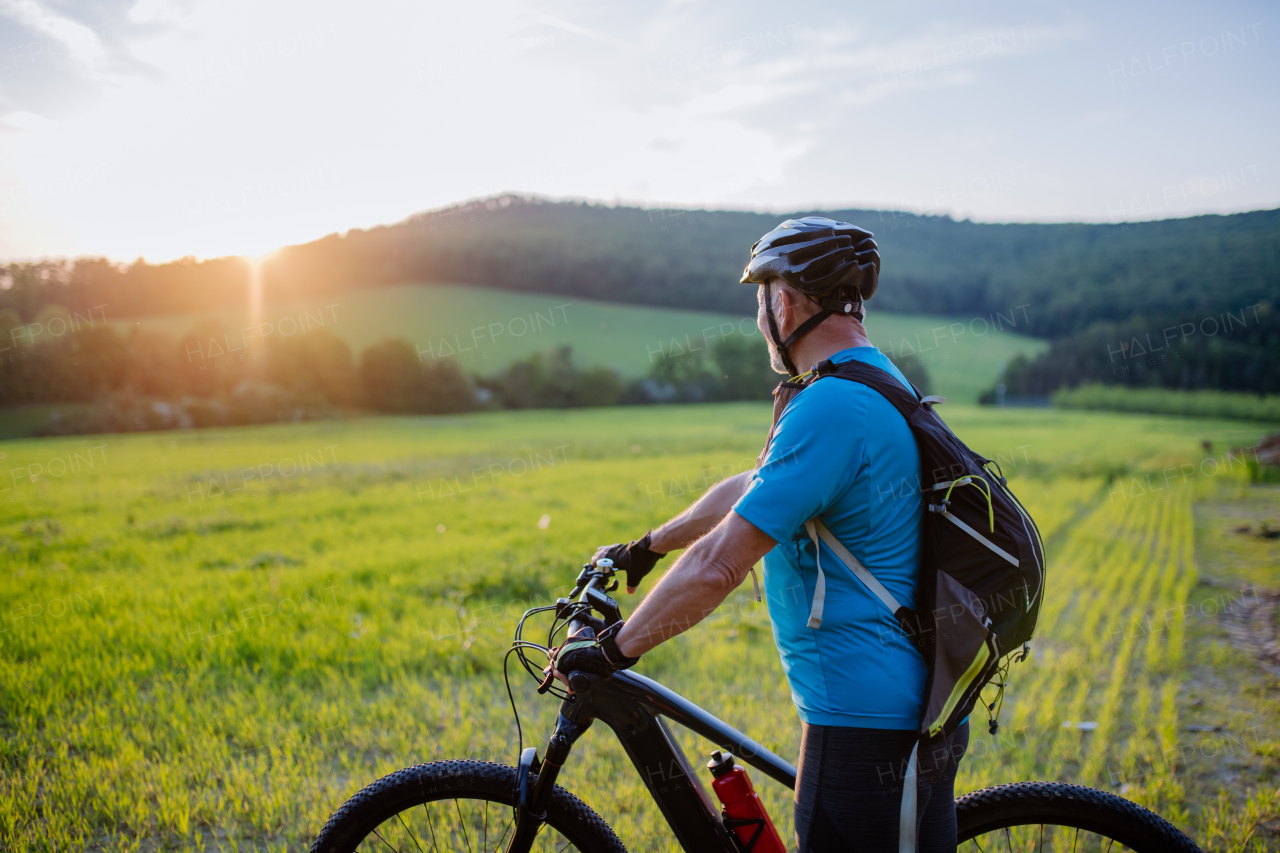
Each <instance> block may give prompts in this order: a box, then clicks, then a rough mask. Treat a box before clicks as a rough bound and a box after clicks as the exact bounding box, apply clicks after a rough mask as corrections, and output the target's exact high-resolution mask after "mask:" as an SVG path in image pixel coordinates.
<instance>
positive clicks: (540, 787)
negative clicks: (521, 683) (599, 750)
mask: <svg viewBox="0 0 1280 853" xmlns="http://www.w3.org/2000/svg"><path fill="white" fill-rule="evenodd" d="M574 675H575V676H577V675H578V673H574ZM593 680H594V679H593ZM593 722H595V714H594V713H593V712H592V708H591V692H590V688H589V687H588V688H587V689H586V690H583V691H579V690H578V689H577V685H575V692H574V694H573V695H572V696H570V697H569V698H568V699H566V700H564V701H563V702H561V703H560V712H559V714H558V715H557V717H556V727H555V730H554V731H553V732H552V733H551V737H550V739H549V740H548V741H547V750H546V757H545V758H543V760H542V761H541V762H539V761H538V749H537V747H533V746H531V747H529V748H527V749H526V750H525V751H524V752H523V753H521V755H520V766H519V768H518V769H517V771H516V831H515V832H514V833H512V835H511V841H510V843H509V844H508V845H507V853H528V851H529V850H530V849H531V848H532V847H533V842H534V840H535V839H536V838H537V837H538V832H539V830H541V829H542V824H543V823H544V822H545V821H546V819H547V806H548V804H550V802H551V795H552V793H553V792H554V791H555V787H556V777H557V776H559V775H560V768H561V767H563V766H564V763H565V761H567V760H568V758H569V753H570V752H571V751H572V750H573V745H574V743H576V742H577V740H578V738H580V737H582V736H583V734H585V733H586V731H587V729H589V728H591V724H592V723H593ZM534 776H536V777H537V779H536V781H531V779H533V777H534Z"/></svg>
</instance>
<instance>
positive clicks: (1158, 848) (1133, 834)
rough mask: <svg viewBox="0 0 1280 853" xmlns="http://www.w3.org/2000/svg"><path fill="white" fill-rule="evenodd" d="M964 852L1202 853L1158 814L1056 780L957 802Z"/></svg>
mask: <svg viewBox="0 0 1280 853" xmlns="http://www.w3.org/2000/svg"><path fill="white" fill-rule="evenodd" d="M956 820H957V822H958V823H959V827H960V845H959V847H958V848H957V849H958V850H960V851H964V853H969V851H972V853H993V851H997V850H998V851H1002V853H1003V851H1028V850H1033V851H1044V853H1049V851H1055V853H1057V851H1071V853H1085V852H1086V851H1089V853H1092V851H1108V853H1110V852H1111V851H1123V850H1132V851H1135V853H1200V848H1199V847H1197V846H1196V845H1195V842H1193V841H1192V840H1191V839H1190V838H1187V836H1185V835H1183V834H1182V833H1181V832H1179V831H1178V829H1177V828H1176V827H1175V826H1174V825H1173V824H1171V823H1169V822H1168V821H1167V820H1165V819H1164V818H1162V817H1160V816H1159V815H1158V814H1155V813H1154V812H1150V811H1148V810H1146V809H1144V808H1143V807H1142V806H1140V805H1138V804H1137V803H1131V802H1129V801H1128V800H1126V799H1123V798H1122V797H1117V796H1116V795H1115V794H1109V793H1107V792H1106V791H1099V790H1097V789H1094V788H1085V787H1082V786H1080V785H1065V784H1062V783H1058V782H1018V783H1017V784H1013V785H997V786H995V787H993V788H983V789H982V790H981V791H974V792H973V793H972V794H965V795H964V796H963V797H960V798H959V799H957V800H956Z"/></svg>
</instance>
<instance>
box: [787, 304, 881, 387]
mask: <svg viewBox="0 0 1280 853" xmlns="http://www.w3.org/2000/svg"><path fill="white" fill-rule="evenodd" d="M869 346H871V341H869V340H868V339H867V333H866V330H865V329H864V328H863V326H862V324H861V323H859V322H858V321H857V320H854V319H852V318H849V317H839V316H835V317H828V318H827V319H826V321H825V322H823V323H820V324H819V325H818V327H817V328H816V329H814V330H813V331H811V332H810V333H809V334H807V335H805V336H804V337H803V338H801V339H800V340H798V341H796V342H795V344H793V345H792V347H791V361H792V362H793V363H794V364H795V366H796V370H798V371H800V372H801V373H804V372H805V371H806V370H809V369H810V368H812V367H814V366H815V365H817V363H818V362H820V361H825V360H827V359H828V358H831V356H833V355H835V354H836V353H838V352H841V351H843V350H847V349H851V348H852V347H869Z"/></svg>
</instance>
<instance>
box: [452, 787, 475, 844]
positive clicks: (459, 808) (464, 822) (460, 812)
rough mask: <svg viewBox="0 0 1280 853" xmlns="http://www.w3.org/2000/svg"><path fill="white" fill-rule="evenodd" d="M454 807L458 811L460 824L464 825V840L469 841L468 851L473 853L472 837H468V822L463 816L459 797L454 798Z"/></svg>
mask: <svg viewBox="0 0 1280 853" xmlns="http://www.w3.org/2000/svg"><path fill="white" fill-rule="evenodd" d="M453 807H454V808H455V809H457V811H458V824H459V826H461V827H462V840H463V841H465V842H467V853H471V839H470V838H468V837H467V822H466V821H465V820H464V819H463V817H462V806H460V805H458V798H457V797H454V798H453Z"/></svg>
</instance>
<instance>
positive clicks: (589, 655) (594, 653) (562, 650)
mask: <svg viewBox="0 0 1280 853" xmlns="http://www.w3.org/2000/svg"><path fill="white" fill-rule="evenodd" d="M623 624H624V623H622V622H615V623H614V624H613V625H611V626H610V627H608V628H606V629H605V630H603V631H601V632H600V634H599V636H597V637H592V636H591V635H590V634H588V633H587V632H585V631H584V632H582V633H580V634H575V635H574V636H572V637H569V638H568V639H567V640H565V641H564V643H563V644H562V645H560V646H557V647H556V648H554V649H552V650H551V651H549V652H547V657H549V658H550V659H551V667H553V668H555V669H556V670H557V671H558V672H560V673H562V674H563V675H566V676H567V675H568V674H569V673H571V672H590V673H592V674H593V675H599V676H601V677H602V678H608V677H609V676H611V675H613V674H614V673H615V672H617V671H618V670H620V669H627V668H628V667H632V666H635V665H636V663H637V662H638V661H639V660H640V658H638V657H634V658H629V657H627V656H626V655H624V654H623V653H622V652H621V650H619V649H618V643H617V640H616V639H615V638H616V637H617V636H618V632H619V631H621V630H622V626H623ZM548 674H549V673H548ZM544 683H545V682H544Z"/></svg>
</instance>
